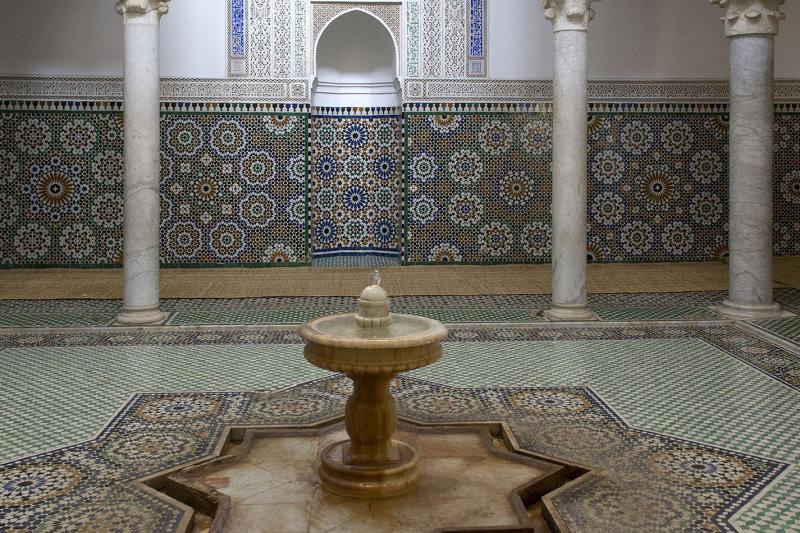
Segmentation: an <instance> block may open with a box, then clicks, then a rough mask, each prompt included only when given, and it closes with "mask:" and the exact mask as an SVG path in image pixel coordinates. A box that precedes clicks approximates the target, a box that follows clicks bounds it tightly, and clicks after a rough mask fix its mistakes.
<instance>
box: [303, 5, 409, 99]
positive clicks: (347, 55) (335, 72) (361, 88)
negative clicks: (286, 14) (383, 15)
mask: <svg viewBox="0 0 800 533" xmlns="http://www.w3.org/2000/svg"><path fill="white" fill-rule="evenodd" d="M314 57H315V67H316V68H315V70H316V78H315V79H314V84H313V88H312V96H311V99H312V100H311V103H312V105H314V106H320V107H395V106H399V105H400V104H401V98H400V83H399V81H398V79H397V53H396V47H395V42H394V39H393V37H392V34H391V33H390V32H389V30H388V29H387V28H386V26H384V25H383V23H382V22H381V21H380V20H379V19H377V18H376V17H374V16H373V15H371V14H369V13H367V12H365V11H362V10H360V9H354V10H352V11H348V12H346V13H343V14H341V15H339V16H338V17H336V18H335V19H333V20H331V21H330V22H329V23H328V25H327V26H326V27H325V29H324V30H323V31H322V33H321V34H320V36H319V39H318V40H317V44H316V50H315V53H314Z"/></svg>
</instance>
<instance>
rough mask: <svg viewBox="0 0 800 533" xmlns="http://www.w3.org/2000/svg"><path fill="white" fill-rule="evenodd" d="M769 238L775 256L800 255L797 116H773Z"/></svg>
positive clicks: (799, 132) (799, 130) (799, 135)
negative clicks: (771, 212) (770, 238)
mask: <svg viewBox="0 0 800 533" xmlns="http://www.w3.org/2000/svg"><path fill="white" fill-rule="evenodd" d="M774 127H775V131H774V137H773V142H774V146H775V152H774V158H775V159H774V165H775V167H774V168H775V173H774V179H775V181H774V183H775V190H774V192H773V195H772V198H773V211H774V215H773V228H772V239H773V249H774V253H775V255H800V116H798V115H783V114H779V115H776V116H775V126H774Z"/></svg>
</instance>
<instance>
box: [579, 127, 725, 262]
mask: <svg viewBox="0 0 800 533" xmlns="http://www.w3.org/2000/svg"><path fill="white" fill-rule="evenodd" d="M727 139H728V118H727V115H700V114H698V115H688V114H687V115H625V114H615V115H593V116H592V117H591V119H590V121H589V192H588V216H589V237H588V240H589V252H588V253H589V256H590V257H591V258H592V259H594V260H599V261H631V260H633V261H636V260H639V261H699V260H710V259H719V258H721V257H722V256H723V255H724V254H726V253H727V248H728V235H727V224H726V223H727V220H728V206H727V197H728V187H727V180H726V175H727V165H728V146H727Z"/></svg>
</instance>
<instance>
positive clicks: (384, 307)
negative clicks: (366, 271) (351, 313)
mask: <svg viewBox="0 0 800 533" xmlns="http://www.w3.org/2000/svg"><path fill="white" fill-rule="evenodd" d="M391 320H392V315H391V313H389V296H388V295H387V294H386V291H385V290H383V287H381V275H380V273H379V272H378V271H377V270H375V271H373V273H372V285H370V286H369V287H367V288H365V289H364V290H363V291H361V296H360V297H359V299H358V313H356V324H358V325H359V326H360V327H362V328H380V327H383V326H388V325H389V322H391Z"/></svg>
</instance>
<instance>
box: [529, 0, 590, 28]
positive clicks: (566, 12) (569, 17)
mask: <svg viewBox="0 0 800 533" xmlns="http://www.w3.org/2000/svg"><path fill="white" fill-rule="evenodd" d="M599 1H600V0H539V7H541V8H542V9H544V18H546V19H547V20H549V21H550V22H552V23H553V31H564V30H575V31H586V30H587V29H588V27H589V21H590V20H592V19H594V9H592V8H591V4H592V2H599Z"/></svg>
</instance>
